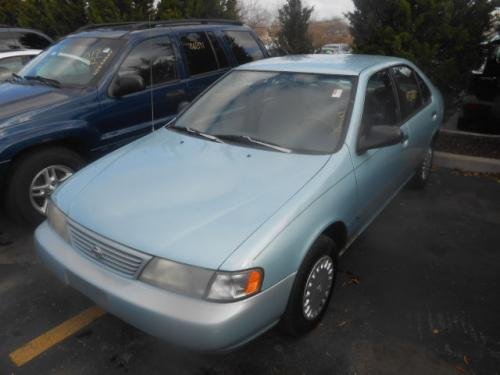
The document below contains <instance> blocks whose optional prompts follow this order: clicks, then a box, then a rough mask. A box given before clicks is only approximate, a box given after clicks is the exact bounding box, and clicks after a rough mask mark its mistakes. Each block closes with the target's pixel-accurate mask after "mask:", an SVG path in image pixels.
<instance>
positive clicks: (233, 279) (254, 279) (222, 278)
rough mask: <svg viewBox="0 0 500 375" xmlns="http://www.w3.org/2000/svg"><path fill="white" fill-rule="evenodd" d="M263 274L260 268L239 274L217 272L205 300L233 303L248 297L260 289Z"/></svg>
mask: <svg viewBox="0 0 500 375" xmlns="http://www.w3.org/2000/svg"><path fill="white" fill-rule="evenodd" d="M263 280H264V272H263V270H262V269H260V268H254V269H251V270H245V271H240V272H217V273H216V275H215V277H214V279H213V280H212V283H211V285H210V288H209V290H208V294H207V298H208V299H210V300H215V301H227V302H230V301H234V300H238V299H242V298H246V297H250V296H252V295H254V294H256V293H258V292H260V289H261V287H262V281H263Z"/></svg>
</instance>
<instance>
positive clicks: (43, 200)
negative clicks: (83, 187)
mask: <svg viewBox="0 0 500 375" xmlns="http://www.w3.org/2000/svg"><path fill="white" fill-rule="evenodd" d="M72 174H73V170H72V169H71V168H69V167H66V166H64V165H51V166H49V167H47V168H44V169H42V170H41V171H40V172H38V173H37V175H36V176H35V178H34V179H33V181H31V186H30V201H31V204H32V205H33V207H34V208H35V210H37V211H38V212H39V213H41V214H42V215H45V211H46V210H47V200H48V199H49V197H50V195H51V194H52V192H53V191H54V190H56V188H57V187H58V186H59V184H61V182H63V181H65V180H67V179H68V178H69V177H70V176H71V175H72Z"/></svg>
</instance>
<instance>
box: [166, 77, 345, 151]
mask: <svg viewBox="0 0 500 375" xmlns="http://www.w3.org/2000/svg"><path fill="white" fill-rule="evenodd" d="M353 81H354V77H351V76H334V75H325V74H309V73H307V74H306V73H288V72H258V71H234V72H232V73H230V74H228V75H227V76H226V77H225V78H224V79H222V80H221V81H220V82H219V83H217V84H216V85H215V86H214V87H212V88H211V89H210V90H209V91H208V92H207V93H206V94H205V95H203V96H201V97H200V98H199V99H198V100H197V101H196V102H195V103H194V104H193V105H192V106H191V107H190V108H189V109H188V110H187V111H186V112H185V113H183V114H182V115H181V116H180V117H179V118H178V119H177V120H176V121H175V124H173V125H174V128H185V129H188V130H189V131H190V132H191V133H195V132H196V133H198V134H200V133H202V134H208V135H211V136H215V137H217V139H219V140H221V141H224V142H237V143H241V144H244V145H247V146H255V147H257V146H259V145H260V146H263V145H268V146H269V148H271V146H278V147H281V148H282V149H284V150H291V151H294V152H303V153H332V152H334V151H335V150H336V148H337V147H338V145H339V142H341V140H342V134H343V130H344V127H345V126H346V114H347V111H348V108H349V103H350V98H351V90H352V86H353ZM275 148H276V147H275Z"/></svg>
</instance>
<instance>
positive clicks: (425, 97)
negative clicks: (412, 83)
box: [415, 73, 431, 105]
mask: <svg viewBox="0 0 500 375" xmlns="http://www.w3.org/2000/svg"><path fill="white" fill-rule="evenodd" d="M415 77H417V82H418V86H419V87H420V95H422V104H424V105H425V104H427V103H429V102H430V101H431V90H429V86H427V84H426V83H425V82H424V80H423V79H422V77H420V76H419V75H418V73H415Z"/></svg>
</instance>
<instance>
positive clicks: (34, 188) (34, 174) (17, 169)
mask: <svg viewBox="0 0 500 375" xmlns="http://www.w3.org/2000/svg"><path fill="white" fill-rule="evenodd" d="M83 164H84V161H83V159H82V158H81V157H80V156H79V155H78V154H76V153H75V152H73V151H70V150H68V149H66V148H63V147H51V148H45V149H38V150H36V151H33V152H30V153H29V154H26V155H24V156H23V157H21V158H20V159H19V160H18V161H17V162H16V163H15V165H14V167H13V172H12V175H11V178H10V181H9V186H8V190H7V205H8V208H9V211H10V212H11V214H12V215H13V216H15V217H16V218H19V219H22V220H24V221H27V222H28V223H30V224H38V223H40V222H41V221H42V220H43V219H44V216H45V210H46V208H47V201H48V199H49V197H50V195H51V194H52V192H53V191H54V190H55V189H56V188H57V187H58V186H59V184H61V183H62V182H64V181H65V180H67V179H68V178H69V177H71V175H73V173H74V172H75V171H77V170H78V169H80V168H81V167H82V166H83Z"/></svg>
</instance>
